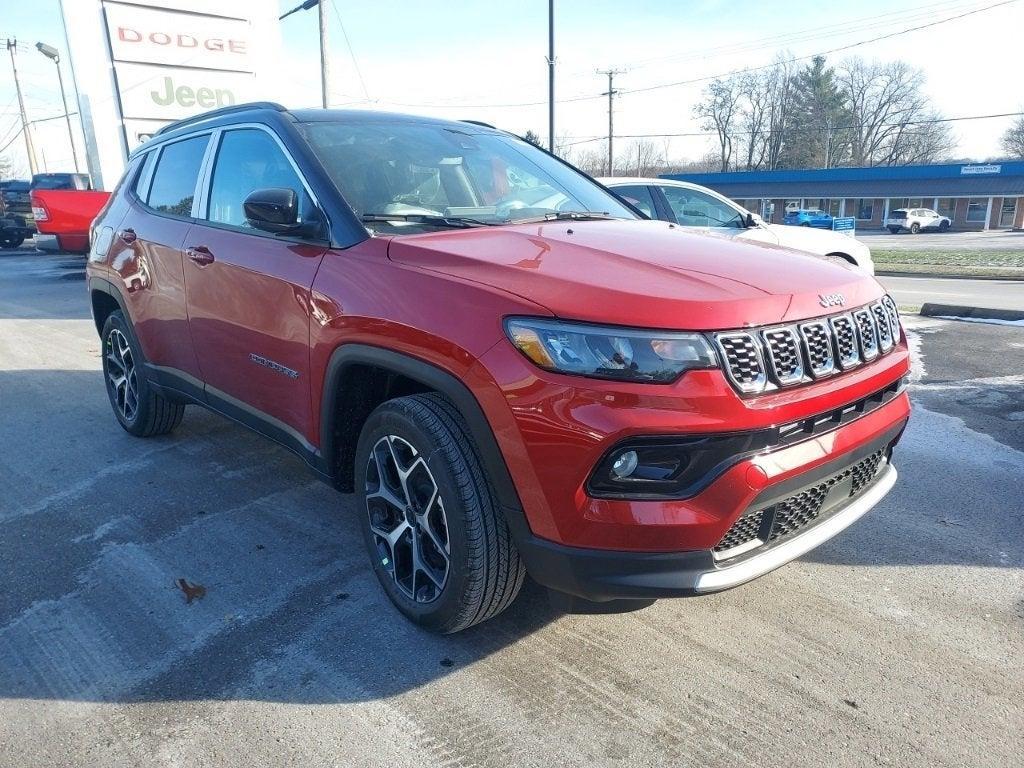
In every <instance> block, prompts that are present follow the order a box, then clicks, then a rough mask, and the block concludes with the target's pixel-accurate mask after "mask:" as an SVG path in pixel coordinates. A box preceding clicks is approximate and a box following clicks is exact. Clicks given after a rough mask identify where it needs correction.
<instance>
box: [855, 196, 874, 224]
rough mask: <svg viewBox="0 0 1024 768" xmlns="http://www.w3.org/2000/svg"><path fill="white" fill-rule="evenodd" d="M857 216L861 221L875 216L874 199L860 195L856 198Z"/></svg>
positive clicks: (869, 219)
mask: <svg viewBox="0 0 1024 768" xmlns="http://www.w3.org/2000/svg"><path fill="white" fill-rule="evenodd" d="M857 218H858V219H860V220H861V221H871V219H873V218H875V201H874V200H873V199H872V198H870V197H862V198H860V199H859V200H857Z"/></svg>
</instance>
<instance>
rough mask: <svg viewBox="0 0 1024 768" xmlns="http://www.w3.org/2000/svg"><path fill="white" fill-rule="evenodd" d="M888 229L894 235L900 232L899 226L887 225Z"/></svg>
mask: <svg viewBox="0 0 1024 768" xmlns="http://www.w3.org/2000/svg"><path fill="white" fill-rule="evenodd" d="M889 231H890V232H892V234H894V235H898V234H899V233H900V228H899V227H889Z"/></svg>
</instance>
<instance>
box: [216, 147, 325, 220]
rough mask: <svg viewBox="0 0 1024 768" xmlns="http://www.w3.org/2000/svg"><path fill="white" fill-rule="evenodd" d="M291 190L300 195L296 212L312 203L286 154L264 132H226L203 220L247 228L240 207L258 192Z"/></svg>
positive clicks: (243, 212)
mask: <svg viewBox="0 0 1024 768" xmlns="http://www.w3.org/2000/svg"><path fill="white" fill-rule="evenodd" d="M269 188H283V189H291V190H293V191H294V192H295V193H296V194H297V195H298V196H299V211H300V213H301V214H302V215H304V214H305V213H306V212H308V211H309V209H310V206H311V204H312V201H311V200H310V199H309V196H308V195H307V194H306V190H305V187H304V186H303V185H302V181H301V180H300V179H299V175H298V174H297V173H296V172H295V168H293V167H292V164H291V162H290V161H289V160H288V157H287V155H285V153H284V151H283V150H282V149H281V147H280V146H279V145H278V143H277V142H276V141H275V140H274V138H273V137H272V136H271V135H270V134H268V133H267V132H266V131H262V130H259V129H258V128H240V129H238V130H234V131H225V132H224V135H223V136H222V137H221V140H220V147H219V148H218V150H217V162H216V164H215V165H214V168H213V181H212V182H211V183H210V204H209V207H208V209H207V215H206V218H207V219H209V220H210V221H214V222H217V223H218V224H229V225H231V226H235V227H245V228H249V224H248V222H247V221H246V218H245V211H244V210H243V208H242V204H243V203H244V202H245V198H247V197H248V196H249V194H250V193H251V192H253V191H254V190H257V189H269Z"/></svg>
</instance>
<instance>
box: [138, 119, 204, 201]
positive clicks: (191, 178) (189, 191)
mask: <svg viewBox="0 0 1024 768" xmlns="http://www.w3.org/2000/svg"><path fill="white" fill-rule="evenodd" d="M208 141H209V136H195V137H193V138H191V139H185V140H183V141H176V142H174V143H173V144H168V145H167V146H166V147H164V148H163V150H162V151H161V152H160V160H159V161H157V165H156V171H155V172H154V173H153V183H152V186H150V189H149V197H148V199H147V200H146V204H147V205H148V206H149V207H150V208H152V209H153V210H155V211H160V212H161V213H169V214H171V215H172V216H191V215H192V200H193V199H194V197H195V194H196V181H197V180H198V179H199V168H200V166H202V164H203V155H204V154H206V144H207V142H208Z"/></svg>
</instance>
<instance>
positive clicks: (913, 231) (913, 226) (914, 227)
mask: <svg viewBox="0 0 1024 768" xmlns="http://www.w3.org/2000/svg"><path fill="white" fill-rule="evenodd" d="M920 231H921V225H920V224H918V223H917V222H916V221H915V222H914V223H913V224H911V225H910V234H912V235H916V234H918V233H919V232H920Z"/></svg>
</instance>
